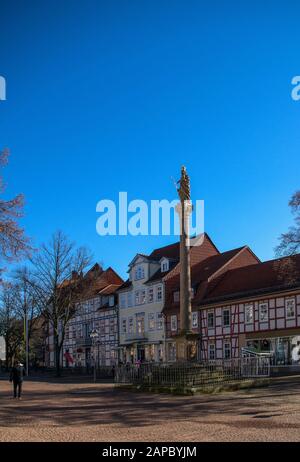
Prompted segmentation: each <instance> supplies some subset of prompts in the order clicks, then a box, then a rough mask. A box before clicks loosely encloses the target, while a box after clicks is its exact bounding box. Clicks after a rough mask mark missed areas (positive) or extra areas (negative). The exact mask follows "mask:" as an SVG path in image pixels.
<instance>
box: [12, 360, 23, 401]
mask: <svg viewBox="0 0 300 462" xmlns="http://www.w3.org/2000/svg"><path fill="white" fill-rule="evenodd" d="M24 375H25V369H24V366H23V364H22V363H20V362H15V364H14V367H13V368H12V370H11V372H10V378H9V381H10V382H12V383H13V387H14V388H13V390H14V399H16V398H18V399H21V394H22V385H23V378H24Z"/></svg>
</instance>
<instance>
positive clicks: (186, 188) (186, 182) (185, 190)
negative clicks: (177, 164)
mask: <svg viewBox="0 0 300 462" xmlns="http://www.w3.org/2000/svg"><path fill="white" fill-rule="evenodd" d="M177 184H179V188H177V192H178V195H179V198H180V201H181V202H184V201H189V200H190V199H191V187H190V177H189V176H188V174H187V171H186V168H185V166H182V167H181V178H180V180H178V181H177Z"/></svg>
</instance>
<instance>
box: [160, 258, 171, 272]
mask: <svg viewBox="0 0 300 462" xmlns="http://www.w3.org/2000/svg"><path fill="white" fill-rule="evenodd" d="M166 271H169V261H168V260H163V261H162V262H161V272H162V273H165V272H166Z"/></svg>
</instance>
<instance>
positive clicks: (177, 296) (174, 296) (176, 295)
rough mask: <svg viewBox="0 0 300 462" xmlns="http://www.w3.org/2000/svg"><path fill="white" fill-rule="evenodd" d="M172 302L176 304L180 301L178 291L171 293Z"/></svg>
mask: <svg viewBox="0 0 300 462" xmlns="http://www.w3.org/2000/svg"><path fill="white" fill-rule="evenodd" d="M173 300H174V302H175V303H178V302H179V300H180V292H179V290H176V291H175V292H173Z"/></svg>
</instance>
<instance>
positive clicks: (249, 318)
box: [245, 303, 253, 324]
mask: <svg viewBox="0 0 300 462" xmlns="http://www.w3.org/2000/svg"><path fill="white" fill-rule="evenodd" d="M252 322H253V304H252V303H247V304H246V305H245V323H246V324H251V323H252Z"/></svg>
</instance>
